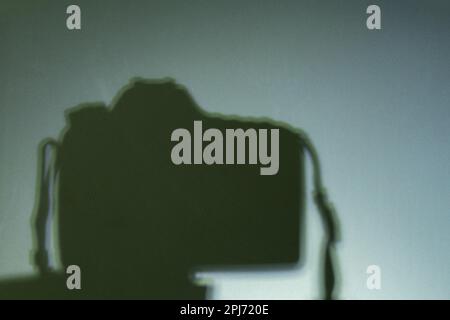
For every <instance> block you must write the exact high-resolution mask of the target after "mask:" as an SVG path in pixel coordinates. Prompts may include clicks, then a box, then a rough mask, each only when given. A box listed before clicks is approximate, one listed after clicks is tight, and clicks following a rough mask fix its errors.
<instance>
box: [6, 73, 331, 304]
mask: <svg viewBox="0 0 450 320" xmlns="http://www.w3.org/2000/svg"><path fill="white" fill-rule="evenodd" d="M66 121H67V125H66V128H65V129H64V130H63V132H62V134H61V137H60V138H59V139H58V140H51V139H47V140H45V141H44V142H43V143H42V144H41V146H40V155H41V156H40V164H39V171H40V172H39V177H40V181H39V185H40V189H39V190H40V192H39V195H38V196H37V201H36V208H35V214H34V215H33V225H34V226H35V229H34V231H35V243H34V250H33V263H34V264H35V266H36V268H37V270H38V271H39V273H38V275H37V276H34V277H29V278H22V279H10V280H7V281H4V282H2V283H0V296H6V297H14V296H17V297H24V298H75V299H77V298H156V299H166V298H167V299H172V298H176V299H180V298H181V299H183V298H185V299H202V298H205V296H206V295H205V290H206V288H205V287H204V286H201V285H197V284H195V281H194V279H193V278H192V277H193V274H194V272H195V271H196V270H200V269H207V270H210V269H213V270H214V269H225V268H246V269H248V268H252V267H257V268H264V267H265V268H268V269H272V268H276V267H285V268H286V267H287V268H289V267H296V266H299V264H300V262H301V259H300V258H301V249H302V245H303V243H304V239H303V237H302V235H303V216H304V212H303V211H304V208H305V183H304V180H305V179H304V176H305V174H304V154H305V151H307V152H309V153H310V154H311V158H312V161H313V165H314V166H313V167H314V173H315V178H314V184H315V190H316V191H315V200H316V203H317V205H318V207H319V209H320V210H319V211H320V213H321V214H322V218H323V222H324V228H325V240H324V248H323V253H324V267H323V268H324V275H325V276H324V280H325V281H324V289H323V290H324V294H325V297H326V298H329V297H331V295H332V290H333V285H334V276H333V265H332V246H333V242H334V241H335V238H336V236H335V222H334V220H333V212H332V210H331V208H330V206H329V205H328V202H327V200H326V198H325V194H324V190H323V188H322V186H321V181H320V172H319V165H318V160H317V155H316V154H315V151H314V149H313V148H312V146H311V144H310V143H309V140H308V139H307V138H306V136H305V135H304V134H303V133H301V132H300V131H299V130H294V129H292V128H290V127H288V126H287V125H285V124H281V123H276V122H273V121H270V120H269V119H258V118H240V117H228V116H222V115H217V114H210V113H207V112H205V111H203V110H201V109H200V108H199V107H198V106H197V104H196V103H195V102H194V100H193V99H192V98H191V96H190V95H189V94H188V92H187V90H186V89H184V88H183V87H181V86H179V85H177V84H176V83H175V82H174V81H172V80H170V79H167V80H161V81H149V80H142V79H135V80H133V81H132V82H131V83H130V84H129V85H128V86H126V87H125V88H124V89H123V90H122V91H121V92H120V93H119V95H118V97H117V98H116V99H115V101H114V102H113V103H112V106H110V107H107V106H105V105H102V104H85V105H81V106H78V107H76V108H73V109H71V110H69V111H68V112H67V113H66ZM199 123H201V125H202V128H201V132H196V131H195V130H197V129H198V127H197V128H194V127H195V125H196V124H197V125H198V124H199ZM180 128H184V129H186V130H187V131H189V132H190V134H191V139H192V140H190V141H184V143H185V147H186V148H184V149H182V150H178V151H179V154H178V156H179V157H180V158H183V159H191V160H186V162H185V163H174V161H173V157H172V156H173V152H175V151H174V148H175V147H176V146H177V145H178V146H180V145H179V143H180V142H181V140H180V141H178V142H177V141H173V132H174V130H176V129H180ZM208 129H214V130H213V131H209V132H213V133H216V134H218V133H222V136H220V137H219V136H218V135H216V136H215V139H214V141H216V142H218V143H219V141H217V140H218V139H219V138H220V140H221V144H220V143H219V144H218V145H217V146H218V147H217V148H216V149H214V150H209V151H210V154H209V155H210V156H213V157H215V159H216V160H217V161H216V162H215V163H212V164H211V163H209V164H208V163H205V160H204V159H201V157H202V155H203V154H204V152H207V151H206V150H205V149H204V148H205V147H206V146H207V145H208V144H209V142H206V141H205V140H203V139H204V138H205V137H204V136H203V134H204V133H205V132H206V131H207V130H208ZM241 129H242V131H240V133H242V132H246V133H248V132H250V131H251V132H255V133H257V134H258V133H260V132H267V133H268V135H267V136H266V138H267V139H266V142H267V143H266V145H265V146H263V149H264V148H265V151H266V154H265V155H266V156H267V155H269V154H270V151H271V150H272V153H273V152H275V151H276V152H277V157H278V163H277V164H276V165H277V168H276V172H275V171H273V172H272V173H271V174H261V172H262V171H261V169H262V168H264V167H266V168H267V165H264V164H261V163H258V161H257V162H256V163H255V159H253V161H249V160H250V158H251V157H252V155H253V156H255V152H256V159H258V157H257V156H258V155H261V152H263V151H264V150H261V146H262V145H261V139H262V136H256V140H255V136H251V135H247V136H245V137H244V139H243V140H241V141H240V142H241V145H240V146H241V148H239V144H238V141H237V139H234V138H233V139H234V145H233V144H232V143H231V144H230V136H229V135H227V130H234V132H237V130H241ZM186 130H185V131H184V132H186ZM249 130H250V131H249ZM261 130H262V131H261ZM271 130H277V132H278V134H279V136H278V149H277V150H275V149H274V148H273V147H274V146H275V145H274V143H275V141H274V140H273V139H272V140H271V139H270V132H272V131H271ZM197 131H198V130H197ZM228 132H232V131H228ZM199 134H200V136H199ZM235 138H236V137H235ZM272 138H273V137H272ZM252 139H253V140H252ZM210 140H211V141H212V138H211V137H210ZM255 141H257V145H254V144H253V145H252V142H255ZM232 142H233V141H232ZM219 146H221V147H223V148H219ZM230 146H231V147H230ZM188 148H190V150H188ZM252 148H253V149H252ZM274 150H275V151H274ZM52 151H53V152H52ZM189 152H190V154H189ZM230 152H231V153H233V154H234V156H232V157H230ZM243 152H244V153H245V154H242V153H243ZM251 152H253V154H251ZM221 153H222V154H221ZM197 156H199V157H200V158H198V159H194V158H195V157H197ZM272 156H274V155H273V154H272ZM221 157H222V158H221ZM227 157H228V158H227ZM239 157H241V161H240V162H239V161H238V160H237V159H238V158H239ZM232 158H233V159H232ZM220 159H222V160H220ZM226 159H227V160H228V162H227V161H226ZM242 159H244V161H242ZM233 161H234V162H233ZM195 162H197V163H195ZM274 172H275V173H274ZM52 213H53V214H52ZM51 216H53V217H54V218H53V221H54V222H53V223H56V224H57V227H58V237H57V238H56V239H55V241H56V242H57V243H58V247H59V256H60V260H61V264H62V266H63V269H64V270H63V272H57V271H52V270H51V268H50V267H49V266H48V249H47V247H46V246H47V243H48V240H49V237H50V236H49V232H48V231H46V225H47V224H48V219H50V217H51ZM71 265H76V266H79V268H80V270H81V290H76V289H75V290H69V289H68V288H67V283H66V279H67V277H68V275H67V274H65V270H66V268H67V267H68V266H71Z"/></svg>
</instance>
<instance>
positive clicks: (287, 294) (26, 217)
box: [0, 0, 450, 299]
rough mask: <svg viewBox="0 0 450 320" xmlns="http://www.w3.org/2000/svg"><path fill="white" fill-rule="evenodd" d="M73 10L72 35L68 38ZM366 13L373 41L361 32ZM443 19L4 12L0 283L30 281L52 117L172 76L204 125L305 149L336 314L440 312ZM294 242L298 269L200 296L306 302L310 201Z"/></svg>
mask: <svg viewBox="0 0 450 320" xmlns="http://www.w3.org/2000/svg"><path fill="white" fill-rule="evenodd" d="M73 3H76V4H78V5H80V7H81V10H82V30H81V31H69V30H67V29H66V24H65V20H66V17H67V15H66V13H65V11H66V7H67V6H68V5H69V4H73ZM369 4H378V5H379V6H380V7H381V10H382V30H379V31H369V30H367V28H366V18H367V14H366V13H365V11H366V8H367V6H368V5H369ZM449 15H450V1H446V0H443V1H438V0H434V1H413V0H411V1H380V0H377V1H331V0H330V1H312V0H311V1H299V0H297V1H262V0H258V1H249V0H241V1H234V0H228V1H211V0H210V1H195V0H189V1H186V0H184V1H167V0H165V1H112V0H108V1H81V0H80V1H74V2H72V1H56V0H55V1H45V0H40V1H16V0H15V1H11V0H1V2H0V277H7V276H11V275H16V274H24V273H29V272H31V271H32V269H31V266H30V264H29V258H28V257H29V249H30V247H31V243H32V240H31V232H30V215H31V213H32V209H33V204H34V192H35V185H36V184H35V183H36V166H37V164H36V162H37V145H38V143H39V142H40V141H41V140H42V139H43V138H45V137H48V136H52V137H57V136H58V135H59V132H60V130H61V129H62V128H63V127H64V110H65V109H67V108H69V107H72V106H75V105H78V104H79V103H83V102H92V101H104V102H107V103H109V102H111V100H112V99H113V97H114V95H115V94H116V93H117V91H118V90H119V89H120V88H121V87H122V86H124V85H125V84H126V83H128V81H129V79H130V78H131V77H134V76H141V77H145V78H161V77H167V76H170V77H173V78H175V79H176V80H177V81H178V82H179V83H181V84H183V85H185V86H186V87H187V88H188V89H189V90H190V92H191V93H192V95H193V96H194V98H195V99H196V101H197V102H198V103H199V105H200V106H201V107H203V108H204V109H206V110H208V111H216V112H221V113H224V114H238V115H242V116H268V117H272V118H274V119H276V120H282V121H286V122H288V123H290V124H292V125H293V126H296V127H299V128H303V129H304V130H306V131H307V132H308V133H309V135H310V137H311V138H312V139H313V141H314V142H315V144H316V146H317V148H318V150H319V154H320V156H321V160H322V165H323V174H324V179H325V183H326V185H327V187H328V190H329V193H330V196H331V199H332V200H333V202H334V204H335V206H336V208H337V210H338V214H339V217H340V221H341V224H342V241H341V243H340V245H339V247H338V257H339V260H340V269H341V272H342V276H343V278H342V283H341V290H340V295H339V296H340V298H346V299H348V298H356V299H359V298H366V299H379V298H384V299H391V298H392V299H398V298H407V299H410V298H426V299H429V298H447V299H448V298H450V272H449V265H450V232H449V229H450V216H449V214H450V58H449V57H450V33H449V30H450V19H449ZM309 169H310V167H309ZM308 172H311V171H310V170H309V171H308ZM309 185H310V184H309ZM310 200H311V199H310ZM306 226H307V229H308V235H307V239H308V244H307V256H306V264H305V266H304V267H303V268H302V269H300V270H294V271H289V272H288V271H283V272H275V271H274V272H270V273H267V272H210V273H202V274H201V277H206V278H210V279H211V281H212V282H213V284H214V288H213V289H212V290H211V291H210V293H209V296H210V297H211V298H228V299H234V298H243V299H246V298H252V299H259V298H274V299H277V298H285V299H297V298H316V297H317V295H318V279H319V274H318V272H317V267H318V261H319V260H318V259H319V254H318V250H319V241H320V239H321V235H322V230H321V225H320V221H319V220H318V218H317V215H316V212H315V208H314V206H313V205H312V202H310V201H309V202H308V206H307V221H306ZM249 254H251V253H249ZM370 264H377V265H379V266H380V267H381V270H382V289H381V290H379V291H371V290H368V289H367V288H366V279H367V275H366V273H365V271H366V268H367V266H368V265H370Z"/></svg>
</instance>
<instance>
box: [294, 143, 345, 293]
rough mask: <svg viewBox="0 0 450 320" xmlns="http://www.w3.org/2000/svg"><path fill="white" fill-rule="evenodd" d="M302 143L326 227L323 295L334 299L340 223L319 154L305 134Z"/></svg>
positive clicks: (316, 198)
mask: <svg viewBox="0 0 450 320" xmlns="http://www.w3.org/2000/svg"><path fill="white" fill-rule="evenodd" d="M300 143H301V145H303V147H304V148H305V150H306V151H307V152H308V154H309V156H310V158H311V162H312V167H313V186H314V191H313V197H314V201H315V203H316V206H317V209H318V212H319V215H320V219H321V221H322V225H323V228H324V233H325V234H324V239H323V249H322V254H323V256H322V263H323V265H322V295H323V298H324V299H326V300H330V299H333V294H334V290H335V285H336V275H337V262H336V258H335V257H334V252H335V244H336V242H337V241H338V240H339V229H338V228H339V223H338V221H337V218H336V214H335V210H334V208H333V205H332V204H331V203H330V202H329V201H328V197H327V193H326V189H325V188H324V186H323V184H322V176H321V167H320V162H319V156H318V155H317V151H316V149H315V148H314V145H313V144H312V142H311V140H310V139H309V138H308V136H306V135H305V134H303V135H301V136H300Z"/></svg>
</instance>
